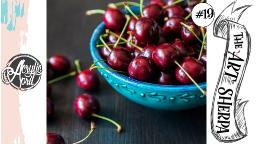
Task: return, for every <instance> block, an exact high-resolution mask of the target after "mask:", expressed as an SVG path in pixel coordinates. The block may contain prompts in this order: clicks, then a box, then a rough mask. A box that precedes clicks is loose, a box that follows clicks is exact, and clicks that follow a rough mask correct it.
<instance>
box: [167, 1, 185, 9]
mask: <svg viewBox="0 0 256 144" xmlns="http://www.w3.org/2000/svg"><path fill="white" fill-rule="evenodd" d="M176 1H177V0H168V2H167V5H169V6H173V5H174V3H175V2H176ZM175 5H179V6H182V7H184V6H185V5H186V2H185V1H183V2H179V3H177V4H175Z"/></svg>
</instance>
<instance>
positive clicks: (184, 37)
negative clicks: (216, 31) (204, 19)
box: [181, 22, 201, 43]
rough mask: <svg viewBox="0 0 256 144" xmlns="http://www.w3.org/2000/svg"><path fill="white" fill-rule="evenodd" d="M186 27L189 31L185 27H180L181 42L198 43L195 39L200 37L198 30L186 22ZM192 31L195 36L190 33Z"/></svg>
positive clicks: (192, 24)
mask: <svg viewBox="0 0 256 144" xmlns="http://www.w3.org/2000/svg"><path fill="white" fill-rule="evenodd" d="M186 25H188V26H189V27H190V30H188V28H186V27H184V26H183V27H182V29H181V37H182V40H183V41H184V42H185V43H195V42H198V39H197V38H196V36H197V37H199V38H200V37H201V32H200V29H199V28H198V27H197V26H196V25H195V24H194V23H192V22H188V23H187V24H186ZM192 31H193V32H194V33H195V35H196V36H195V35H194V34H193V33H192Z"/></svg>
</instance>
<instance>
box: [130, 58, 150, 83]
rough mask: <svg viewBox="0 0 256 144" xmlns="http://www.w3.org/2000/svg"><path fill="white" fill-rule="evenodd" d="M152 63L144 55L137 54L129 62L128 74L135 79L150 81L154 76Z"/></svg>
mask: <svg viewBox="0 0 256 144" xmlns="http://www.w3.org/2000/svg"><path fill="white" fill-rule="evenodd" d="M154 71H155V69H154V65H153V63H152V61H151V60H150V59H148V58H146V57H143V56H138V57H136V58H134V59H133V60H132V62H131V63H130V64H129V68H128V73H129V75H130V76H131V77H132V78H134V79H137V80H141V81H152V79H153V78H154Z"/></svg>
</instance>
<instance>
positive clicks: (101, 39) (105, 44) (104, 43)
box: [100, 35, 112, 52]
mask: <svg viewBox="0 0 256 144" xmlns="http://www.w3.org/2000/svg"><path fill="white" fill-rule="evenodd" d="M102 36H103V35H101V36H100V41H101V42H102V43H103V45H104V46H105V47H106V48H107V49H108V50H109V51H110V52H111V51H112V50H111V48H110V47H109V46H108V45H107V43H106V42H105V41H104V40H103V38H102Z"/></svg>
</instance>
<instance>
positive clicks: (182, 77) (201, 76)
mask: <svg viewBox="0 0 256 144" xmlns="http://www.w3.org/2000/svg"><path fill="white" fill-rule="evenodd" d="M181 67H182V68H183V69H184V70H185V71H186V72H184V70H183V69H181V68H180V67H177V68H176V71H175V75H176V80H177V81H178V82H180V83H181V84H189V83H192V81H191V79H190V78H189V77H188V76H187V74H186V73H188V74H189V76H190V77H191V78H192V79H193V80H194V81H196V82H202V81H204V80H205V76H206V69H205V67H204V66H203V65H202V64H201V63H200V62H199V61H197V60H196V59H194V58H193V57H186V58H184V60H183V62H182V63H181Z"/></svg>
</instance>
